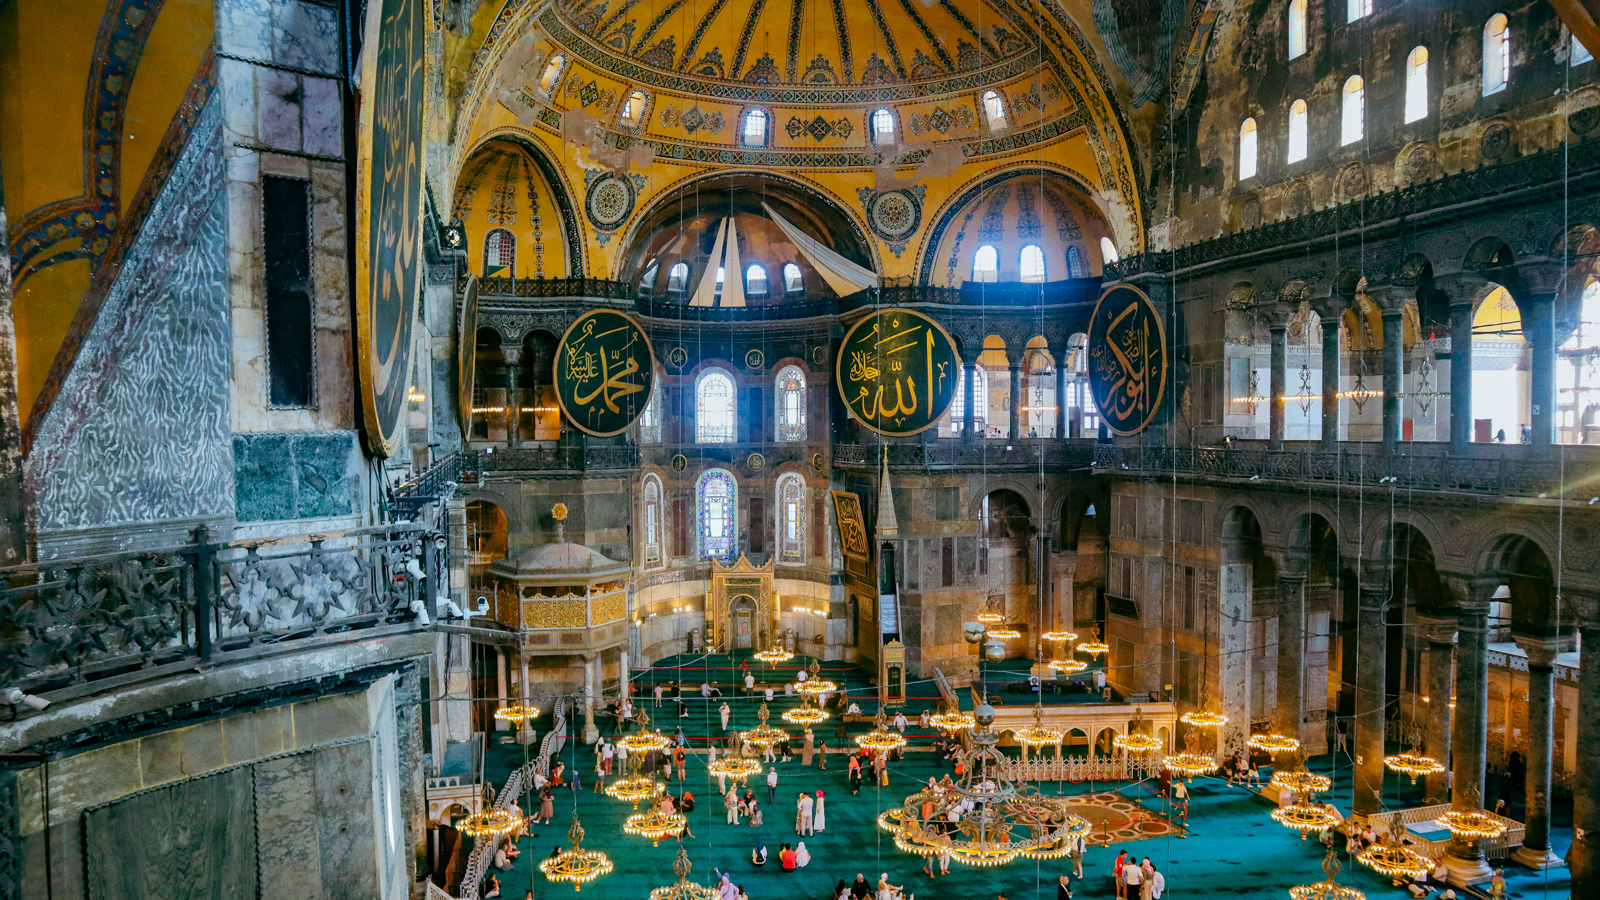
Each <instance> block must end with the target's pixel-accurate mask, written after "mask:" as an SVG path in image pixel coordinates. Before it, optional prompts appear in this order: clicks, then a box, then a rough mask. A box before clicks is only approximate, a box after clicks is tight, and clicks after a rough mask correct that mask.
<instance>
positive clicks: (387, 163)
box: [356, 0, 428, 456]
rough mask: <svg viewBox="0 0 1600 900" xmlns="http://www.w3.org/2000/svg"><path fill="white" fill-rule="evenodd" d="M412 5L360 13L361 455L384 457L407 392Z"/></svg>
mask: <svg viewBox="0 0 1600 900" xmlns="http://www.w3.org/2000/svg"><path fill="white" fill-rule="evenodd" d="M427 21H428V11H427V8H426V7H425V6H424V5H423V3H422V0H372V2H371V3H370V4H369V5H368V7H367V21H366V31H365V39H364V44H363V47H362V53H361V59H362V61H363V64H362V69H361V109H360V121H359V122H358V125H357V132H358V146H359V153H360V159H359V162H358V164H357V171H356V331H357V351H358V357H359V360H358V362H359V371H358V374H359V376H360V379H361V411H362V419H363V421H364V424H365V426H366V433H367V442H368V448H367V449H368V450H370V451H371V452H372V453H373V454H375V455H378V456H391V455H393V454H394V452H395V450H396V444H397V442H398V438H399V434H398V432H399V429H400V414H401V413H402V412H404V411H405V408H406V402H407V396H408V395H409V394H410V384H409V383H408V382H409V380H410V378H411V355H412V347H411V327H412V322H413V320H414V319H415V317H416V310H417V298H418V297H419V296H420V295H421V293H422V240H421V237H422V219H423V206H422V204H423V195H422V191H423V145H422V138H423V132H422V123H423V113H424V107H425V98H424V96H423V93H424V83H423V52H424V47H423V27H424V25H425V24H426V23H427Z"/></svg>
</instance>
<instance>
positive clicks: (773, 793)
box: [767, 748, 778, 806]
mask: <svg viewBox="0 0 1600 900" xmlns="http://www.w3.org/2000/svg"><path fill="white" fill-rule="evenodd" d="M768 749H769V750H770V749H771V748H768ZM767 802H768V803H770V804H772V805H773V806H776V805H777V804H778V770H777V769H775V768H773V767H772V766H768V767H767Z"/></svg>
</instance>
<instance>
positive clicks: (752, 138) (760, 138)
mask: <svg viewBox="0 0 1600 900" xmlns="http://www.w3.org/2000/svg"><path fill="white" fill-rule="evenodd" d="M739 141H740V143H742V144H744V145H745V146H746V147H765V146H766V145H767V111H766V110H764V109H752V110H750V111H749V112H747V113H745V114H744V127H743V128H740V129H739Z"/></svg>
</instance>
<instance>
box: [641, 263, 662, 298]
mask: <svg viewBox="0 0 1600 900" xmlns="http://www.w3.org/2000/svg"><path fill="white" fill-rule="evenodd" d="M660 269H661V265H660V263H658V262H657V261H656V260H653V259H652V260H650V261H649V262H647V263H645V266H644V274H643V275H640V276H639V290H641V291H650V290H655V286H656V274H657V273H658V272H659V271H660Z"/></svg>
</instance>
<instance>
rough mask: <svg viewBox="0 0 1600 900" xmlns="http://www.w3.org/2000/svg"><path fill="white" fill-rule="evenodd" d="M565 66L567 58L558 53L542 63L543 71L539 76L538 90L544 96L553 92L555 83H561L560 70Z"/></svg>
mask: <svg viewBox="0 0 1600 900" xmlns="http://www.w3.org/2000/svg"><path fill="white" fill-rule="evenodd" d="M566 67H567V58H566V57H565V56H562V55H561V54H559V53H557V54H556V55H554V56H552V57H550V60H549V61H548V62H546V63H545V64H544V73H543V74H541V75H540V76H539V90H540V91H543V92H544V95H545V96H546V97H548V96H550V95H552V94H554V93H555V90H556V85H558V84H560V83H561V70H562V69H564V68H566Z"/></svg>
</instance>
